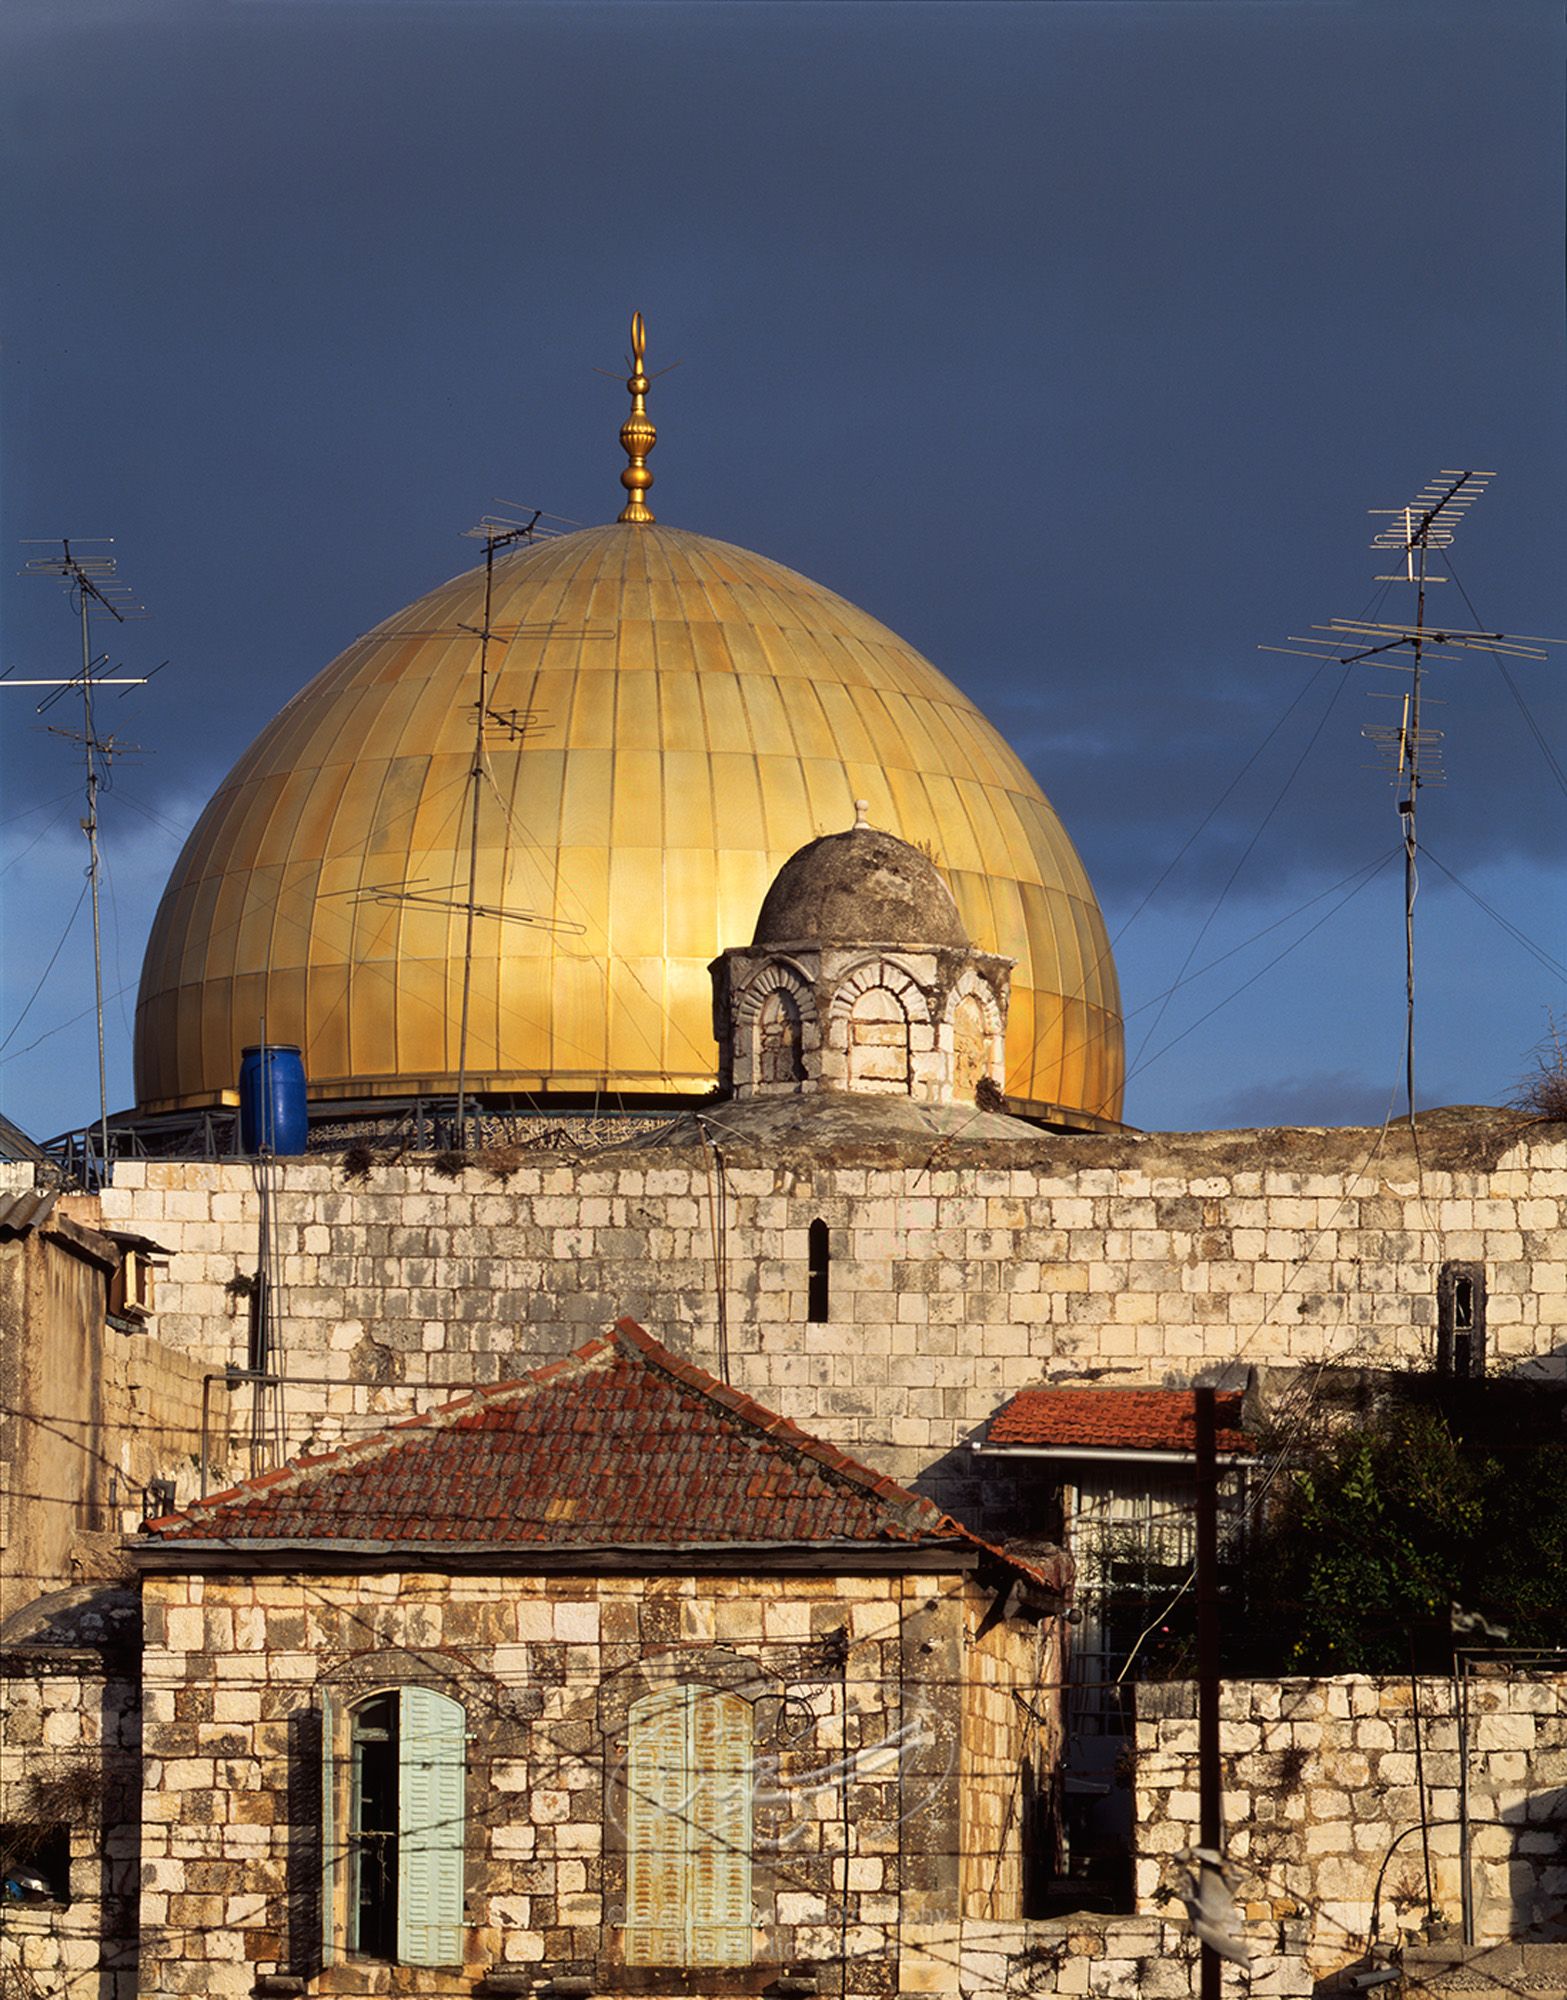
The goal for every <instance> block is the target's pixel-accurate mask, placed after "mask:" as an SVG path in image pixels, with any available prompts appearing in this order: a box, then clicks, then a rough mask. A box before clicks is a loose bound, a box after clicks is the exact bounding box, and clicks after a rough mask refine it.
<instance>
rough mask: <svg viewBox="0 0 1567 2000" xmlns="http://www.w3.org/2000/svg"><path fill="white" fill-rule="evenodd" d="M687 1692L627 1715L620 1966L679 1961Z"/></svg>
mask: <svg viewBox="0 0 1567 2000" xmlns="http://www.w3.org/2000/svg"><path fill="white" fill-rule="evenodd" d="M686 1693H687V1690H686V1689H684V1688H677V1689H675V1690H674V1691H673V1692H671V1693H665V1694H654V1695H646V1696H644V1697H643V1699H642V1700H641V1701H639V1702H637V1703H636V1704H635V1705H634V1707H633V1708H632V1711H631V1716H630V1730H631V1745H630V1753H629V1755H628V1757H627V1760H626V1761H627V1771H626V1788H627V1792H628V1794H629V1796H628V1797H627V1800H626V1836H627V1838H626V1845H627V1849H628V1854H627V1867H626V1962H627V1964H628V1965H678V1964H679V1963H680V1962H681V1960H682V1958H683V1957H684V1955H685V1908H684V1903H685V1858H686V1857H685V1848H686V1838H685V1824H684V1813H685V1808H686V1805H687V1801H688V1795H689V1793H690V1780H689V1776H688V1771H687V1761H686V1714H687V1703H686V1700H685V1696H686Z"/></svg>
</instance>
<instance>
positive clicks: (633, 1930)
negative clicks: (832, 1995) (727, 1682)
mask: <svg viewBox="0 0 1567 2000" xmlns="http://www.w3.org/2000/svg"><path fill="white" fill-rule="evenodd" d="M628 1720H629V1737H630V1741H629V1744H628V1754H627V1772H626V1785H627V1800H626V1963H627V1964H628V1965H747V1964H749V1963H750V1960H751V1704H750V1703H749V1702H748V1701H746V1700H745V1699H744V1698H743V1697H742V1696H740V1695H737V1694H731V1693H728V1692H727V1691H725V1690H723V1689H720V1688H709V1687H694V1686H684V1687H675V1688H660V1689H658V1690H657V1691H656V1692H654V1693H653V1694H647V1695H644V1696H643V1697H642V1699H641V1700H640V1701H638V1702H635V1703H634V1704H633V1705H632V1708H631V1713H630V1716H629V1718H628Z"/></svg>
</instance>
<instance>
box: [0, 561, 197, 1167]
mask: <svg viewBox="0 0 1567 2000" xmlns="http://www.w3.org/2000/svg"><path fill="white" fill-rule="evenodd" d="M113 542H114V538H113V536H112V535H90V536H87V537H85V538H83V537H81V536H74V537H73V536H61V537H59V538H58V545H59V549H60V553H59V554H58V555H49V556H31V557H29V558H28V559H27V561H26V562H25V563H24V565H23V567H22V571H21V574H22V575H23V576H48V577H56V578H58V579H60V580H61V581H62V582H64V583H65V584H66V585H67V586H68V587H69V590H70V594H71V595H72V596H73V597H74V599H75V601H76V607H77V610H78V612H79V614H80V619H81V632H82V664H81V666H80V668H79V669H78V670H77V672H75V673H74V674H72V675H70V676H69V677H68V678H63V679H62V678H55V679H48V680H36V679H25V678H19V679H14V680H13V679H11V678H10V676H9V675H6V676H4V677H3V678H4V679H5V680H6V683H7V685H8V686H11V687H28V688H40V687H41V688H48V689H50V690H51V692H50V693H48V694H46V695H45V696H44V698H43V700H42V701H40V702H39V703H38V707H37V713H38V714H40V715H43V714H45V713H46V712H47V711H48V710H49V709H51V708H52V707H53V706H54V705H55V703H56V702H57V701H63V700H64V699H65V698H66V696H67V695H69V694H70V693H71V691H72V690H73V689H75V690H76V691H77V692H78V693H79V694H80V695H81V698H82V722H81V728H80V729H74V730H73V729H59V728H55V727H53V725H51V726H50V727H51V733H52V734H53V735H56V736H63V737H65V739H66V740H67V741H68V742H70V743H74V744H77V745H79V746H80V748H81V751H82V755H83V763H84V777H85V785H86V814H85V817H84V818H83V820H82V823H81V824H82V832H83V833H84V834H86V836H87V855H88V861H87V880H88V884H89V886H90V888H91V891H92V962H93V1000H94V1011H95V1013H96V1015H97V1021H98V1138H99V1146H100V1158H99V1171H100V1172H101V1173H102V1174H103V1175H104V1177H105V1178H107V1175H108V1172H109V1073H108V1063H107V1060H106V1058H105V1054H104V1034H103V933H102V928H101V925H100V921H99V907H98V881H99V875H100V873H101V866H100V856H99V851H98V789H99V786H100V785H105V786H106V785H107V783H108V778H109V771H110V767H111V766H112V764H113V761H114V759H115V758H116V757H122V756H126V755H129V754H131V753H132V752H134V751H135V750H136V749H137V748H138V746H137V745H135V744H124V743H120V742H119V741H118V739H117V738H116V737H115V736H114V735H113V734H110V735H107V736H102V735H100V734H99V733H98V727H97V723H96V720H95V717H94V713H93V697H94V695H95V694H96V693H97V692H98V690H99V689H100V688H105V687H117V688H125V689H127V690H128V689H130V688H133V687H145V686H146V684H147V682H148V681H150V680H151V679H152V675H153V674H155V673H157V672H159V671H160V669H161V668H162V667H165V666H167V665H168V662H167V660H164V661H160V662H159V665H158V666H157V667H154V668H153V669H152V673H147V674H114V673H107V672H105V671H104V669H105V668H106V667H107V666H108V659H109V656H108V654H107V653H99V654H97V655H94V653H93V650H92V613H93V607H94V605H96V606H98V608H99V609H100V610H103V611H106V612H107V613H108V614H109V616H110V617H111V618H112V619H113V620H114V621H115V623H116V624H118V625H123V624H125V623H126V622H127V621H128V620H130V619H136V618H145V617H146V616H147V609H146V606H145V605H143V604H142V603H141V602H140V601H139V600H138V598H137V597H136V594H135V592H134V591H133V590H132V589H131V587H130V585H129V584H128V583H125V582H123V581H122V580H121V578H120V575H119V563H118V561H117V559H116V558H115V557H114V556H107V555H83V554H82V553H81V551H82V550H83V549H103V548H109V547H112V546H113ZM55 545H56V538H55V537H53V536H49V537H34V538H30V539H28V540H26V541H24V543H23V547H24V548H53V547H54V546H55ZM120 699H121V700H122V701H123V700H124V696H123V695H122V696H121V697H120Z"/></svg>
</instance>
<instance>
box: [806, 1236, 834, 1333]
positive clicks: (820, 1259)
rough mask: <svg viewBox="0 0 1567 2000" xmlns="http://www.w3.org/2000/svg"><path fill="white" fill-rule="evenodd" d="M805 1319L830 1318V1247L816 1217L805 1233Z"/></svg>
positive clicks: (820, 1319) (819, 1319) (818, 1319)
mask: <svg viewBox="0 0 1567 2000" xmlns="http://www.w3.org/2000/svg"><path fill="white" fill-rule="evenodd" d="M805 1251H806V1257H805V1282H806V1288H807V1289H806V1299H805V1317H806V1318H807V1319H809V1320H815V1321H818V1322H819V1321H822V1320H826V1319H830V1318H831V1317H832V1314H831V1311H830V1303H831V1301H830V1298H829V1290H830V1286H829V1270H828V1267H829V1264H830V1261H831V1258H832V1245H831V1243H830V1242H829V1240H828V1236H827V1225H826V1223H825V1222H823V1221H822V1219H821V1217H820V1216H818V1217H817V1218H816V1220H815V1221H814V1222H813V1223H812V1224H811V1226H810V1228H809V1229H808V1230H807V1231H806V1232H805Z"/></svg>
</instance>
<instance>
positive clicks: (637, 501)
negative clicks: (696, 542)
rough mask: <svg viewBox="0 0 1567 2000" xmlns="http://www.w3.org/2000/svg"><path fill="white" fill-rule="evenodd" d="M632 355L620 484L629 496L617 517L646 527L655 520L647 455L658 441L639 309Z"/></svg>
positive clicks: (633, 320) (633, 318) (633, 321)
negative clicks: (649, 494)
mask: <svg viewBox="0 0 1567 2000" xmlns="http://www.w3.org/2000/svg"><path fill="white" fill-rule="evenodd" d="M631 355H632V365H631V373H630V374H629V375H628V376H627V377H626V388H627V389H628V390H629V391H630V394H631V415H630V416H629V417H627V419H626V421H625V422H624V423H623V424H622V425H621V427H620V445H621V449H622V450H623V451H624V452H625V454H626V456H627V458H628V459H630V461H631V463H630V464H629V465H628V466H627V467H626V469H625V471H624V472H622V473H621V475H620V483H621V485H622V486H624V487H625V489H626V492H627V493H628V494H629V495H630V498H629V499H628V500H627V501H626V504H625V506H624V507H622V508H621V510H620V513H619V514H618V515H617V517H616V518H617V519H618V520H621V521H629V522H631V523H632V524H633V525H634V526H637V527H644V526H646V525H648V524H649V523H650V522H651V521H652V520H653V519H654V516H653V513H652V510H651V509H650V508H649V507H648V505H647V492H648V488H649V487H650V486H651V485H652V484H653V475H652V473H651V472H649V471H648V466H647V455H648V453H649V452H650V451H651V450H652V449H653V447H654V445H656V444H657V443H658V432H657V431H656V430H655V429H654V428H653V420H652V418H651V417H649V415H648V413H647V392H648V378H647V375H646V372H645V371H644V369H643V366H642V363H643V362H644V360H646V358H647V328H646V327H645V326H644V324H643V322H642V315H641V313H639V312H634V313H633V314H632V315H631Z"/></svg>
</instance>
